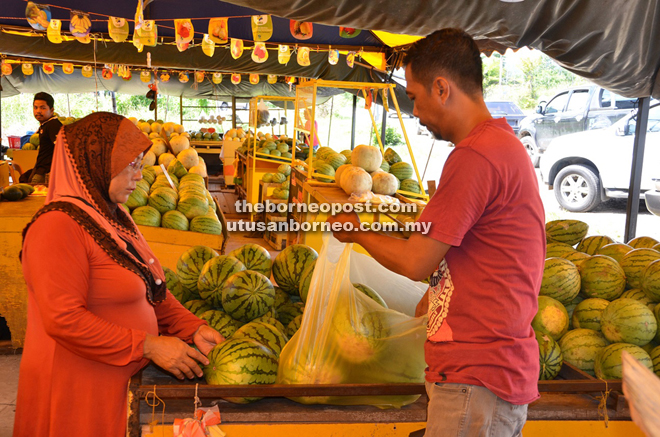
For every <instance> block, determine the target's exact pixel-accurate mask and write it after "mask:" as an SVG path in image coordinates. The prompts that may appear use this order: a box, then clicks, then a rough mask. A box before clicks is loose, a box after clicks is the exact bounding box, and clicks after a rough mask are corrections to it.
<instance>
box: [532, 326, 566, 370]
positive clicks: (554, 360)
mask: <svg viewBox="0 0 660 437" xmlns="http://www.w3.org/2000/svg"><path fill="white" fill-rule="evenodd" d="M534 334H535V336H536V342H537V343H538V345H539V365H540V369H539V380H549V379H554V378H555V377H556V376H557V375H558V374H559V371H560V370H561V365H562V364H563V362H564V359H563V357H562V353H561V349H560V348H559V345H558V344H557V342H556V341H555V340H553V339H552V337H550V336H549V335H548V334H542V333H540V332H535V333H534Z"/></svg>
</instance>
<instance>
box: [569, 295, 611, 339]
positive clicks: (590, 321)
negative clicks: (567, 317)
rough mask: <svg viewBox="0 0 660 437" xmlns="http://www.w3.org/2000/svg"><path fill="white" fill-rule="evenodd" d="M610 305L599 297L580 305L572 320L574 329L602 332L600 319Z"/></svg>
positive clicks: (586, 300)
mask: <svg viewBox="0 0 660 437" xmlns="http://www.w3.org/2000/svg"><path fill="white" fill-rule="evenodd" d="M609 304H610V302H609V301H608V300H605V299H600V298H597V297H596V298H591V299H585V300H583V301H582V302H580V303H578V304H577V306H576V307H575V310H574V311H573V317H572V318H571V321H572V325H573V328H574V329H579V328H583V329H591V330H593V331H600V319H601V316H602V314H603V311H605V308H607V306H608V305H609Z"/></svg>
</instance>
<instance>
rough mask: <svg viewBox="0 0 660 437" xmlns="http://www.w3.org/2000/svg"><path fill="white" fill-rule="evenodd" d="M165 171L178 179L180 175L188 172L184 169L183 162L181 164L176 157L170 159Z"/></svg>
mask: <svg viewBox="0 0 660 437" xmlns="http://www.w3.org/2000/svg"><path fill="white" fill-rule="evenodd" d="M167 172H168V173H172V174H173V175H175V176H176V177H177V178H179V179H181V178H182V177H184V176H185V175H187V174H188V170H186V168H185V167H184V166H183V164H181V161H179V160H178V159H176V158H174V159H173V160H171V161H170V163H169V164H168V165H167Z"/></svg>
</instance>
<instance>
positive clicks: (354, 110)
mask: <svg viewBox="0 0 660 437" xmlns="http://www.w3.org/2000/svg"><path fill="white" fill-rule="evenodd" d="M356 118H357V95H353V123H352V126H351V150H353V149H354V148H355V119H356Z"/></svg>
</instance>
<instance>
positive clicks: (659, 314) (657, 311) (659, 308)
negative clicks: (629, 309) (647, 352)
mask: <svg viewBox="0 0 660 437" xmlns="http://www.w3.org/2000/svg"><path fill="white" fill-rule="evenodd" d="M653 315H654V316H655V321H656V323H657V324H658V332H656V334H655V337H654V338H653V341H655V342H657V343H660V303H659V304H657V305H656V306H655V307H653Z"/></svg>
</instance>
